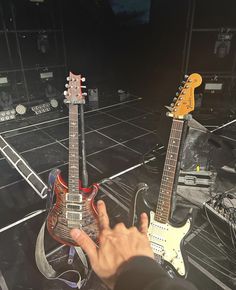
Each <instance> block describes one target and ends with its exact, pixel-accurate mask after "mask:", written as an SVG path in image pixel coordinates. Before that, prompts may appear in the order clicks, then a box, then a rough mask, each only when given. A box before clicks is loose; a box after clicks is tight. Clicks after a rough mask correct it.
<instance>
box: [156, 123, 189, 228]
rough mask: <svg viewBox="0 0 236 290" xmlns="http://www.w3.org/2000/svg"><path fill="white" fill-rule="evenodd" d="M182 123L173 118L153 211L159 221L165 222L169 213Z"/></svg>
mask: <svg viewBox="0 0 236 290" xmlns="http://www.w3.org/2000/svg"><path fill="white" fill-rule="evenodd" d="M183 125H184V121H183V120H179V119H173V122H172V127H171V132H170V138H169V142H168V147H167V152H166V159H165V165H164V169H163V174H162V179H161V186H160V192H159V197H158V202H157V208H156V213H155V220H156V221H158V222H160V223H167V222H168V219H169V215H170V208H171V198H172V194H173V188H174V181H175V173H176V168H177V162H178V155H179V148H180V143H181V137H182V132H183Z"/></svg>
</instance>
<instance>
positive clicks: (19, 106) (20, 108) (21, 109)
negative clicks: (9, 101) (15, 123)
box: [16, 104, 27, 115]
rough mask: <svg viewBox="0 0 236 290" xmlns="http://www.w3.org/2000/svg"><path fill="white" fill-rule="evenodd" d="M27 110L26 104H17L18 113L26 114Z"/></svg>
mask: <svg viewBox="0 0 236 290" xmlns="http://www.w3.org/2000/svg"><path fill="white" fill-rule="evenodd" d="M26 111H27V108H26V106H24V105H21V104H19V105H17V106H16V113H17V114H19V115H24V114H25V113H26Z"/></svg>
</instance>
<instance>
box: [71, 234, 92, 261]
mask: <svg viewBox="0 0 236 290" xmlns="http://www.w3.org/2000/svg"><path fill="white" fill-rule="evenodd" d="M70 235H71V237H72V239H73V240H74V241H75V242H76V244H77V245H78V246H79V247H81V248H82V250H83V251H84V252H85V253H86V254H87V255H88V258H89V260H90V263H91V265H93V264H94V263H96V261H97V259H98V256H97V246H96V244H95V243H94V242H93V240H91V239H90V237H89V236H88V235H87V234H86V233H85V232H84V231H81V230H78V229H73V230H71V232H70Z"/></svg>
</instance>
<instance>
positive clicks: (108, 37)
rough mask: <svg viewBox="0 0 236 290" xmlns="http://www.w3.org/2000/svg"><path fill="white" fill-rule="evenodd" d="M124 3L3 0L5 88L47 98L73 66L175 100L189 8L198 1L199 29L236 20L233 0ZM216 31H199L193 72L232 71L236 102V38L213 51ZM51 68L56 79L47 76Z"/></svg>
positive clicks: (31, 98)
mask: <svg viewBox="0 0 236 290" xmlns="http://www.w3.org/2000/svg"><path fill="white" fill-rule="evenodd" d="M118 2H119V1H115V0H90V1H87V0H77V1H70V0H44V1H42V2H40V1H39V2H33V1H30V0H21V1H19V0H1V1H0V10H1V21H0V77H4V76H7V78H8V81H9V83H8V85H7V86H5V85H2V86H1V87H0V91H2V90H5V91H10V92H11V94H12V96H13V101H14V103H15V104H18V103H24V102H25V103H34V102H37V100H40V101H41V100H42V99H43V98H44V97H45V93H44V92H45V86H46V83H47V82H50V83H51V84H52V85H53V86H54V87H55V88H56V89H57V91H58V92H62V91H63V87H64V83H65V79H64V77H65V76H66V75H67V72H68V71H69V70H72V71H73V72H74V73H82V74H84V75H85V76H86V77H87V83H88V87H91V88H92V87H98V88H99V91H100V92H107V91H111V92H112V91H116V90H117V89H119V88H121V89H125V90H129V91H131V92H132V93H135V94H137V95H138V96H142V97H145V99H147V100H150V101H153V102H158V103H160V105H163V104H168V103H169V100H170V96H171V95H173V93H174V92H175V89H176V87H177V86H178V83H179V82H180V80H181V78H182V77H183V74H184V73H185V72H186V71H185V70H186V66H185V64H186V53H187V51H186V47H185V46H186V40H188V39H187V38H186V36H188V29H189V28H190V21H189V20H190V18H189V8H190V7H192V6H193V5H195V8H196V9H195V14H194V22H193V28H203V29H218V30H219V29H220V28H231V29H232V28H235V27H236V23H235V22H236V18H235V16H234V11H235V9H236V3H235V1H234V0H224V1H223V0H217V1H211V0H207V1H204V0H196V1H193V0H178V1H176V0H169V1H166V0H147V1H145V0H143V1H137V3H138V4H139V5H137V7H138V6H139V9H138V8H137V7H135V4H134V3H135V1H132V0H130V1H128V0H127V1H121V2H122V3H121V4H120V6H122V12H121V11H119V10H117V3H118ZM142 2H143V7H144V8H143V9H144V11H142V10H140V6H142ZM140 3H141V4H140ZM148 7H150V9H149V11H147V8H148ZM145 9H146V10H145ZM190 14H191V13H190ZM217 35H218V32H217V31H208V32H193V34H192V38H191V42H190V46H189V48H190V55H189V66H188V67H187V72H188V73H191V72H200V73H202V74H203V76H204V72H208V73H207V75H208V77H209V75H210V77H211V75H214V74H217V75H224V76H225V75H226V77H225V78H224V81H225V82H226V83H227V85H226V86H227V88H228V87H230V93H229V90H228V95H229V94H230V97H229V96H228V98H227V102H233V100H234V99H235V94H234V78H232V76H235V64H234V61H235V51H236V50H235V42H236V40H235V39H236V38H235V36H234V35H233V38H232V42H231V47H230V53H229V54H228V55H227V56H226V57H224V58H219V57H217V56H216V55H215V54H214V53H213V52H214V46H215V41H216V40H217ZM42 36H45V37H46V38H47V42H46V52H44V53H43V52H42V51H40V48H39V43H38V42H39V40H40V37H42ZM45 71H46V72H53V78H51V79H49V80H42V79H40V73H42V72H45ZM229 80H230V84H229ZM224 102H225V100H224Z"/></svg>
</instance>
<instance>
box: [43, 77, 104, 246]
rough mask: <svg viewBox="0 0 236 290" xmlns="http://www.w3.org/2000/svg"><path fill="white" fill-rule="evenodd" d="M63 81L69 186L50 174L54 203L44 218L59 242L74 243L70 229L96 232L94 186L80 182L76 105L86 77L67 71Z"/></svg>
mask: <svg viewBox="0 0 236 290" xmlns="http://www.w3.org/2000/svg"><path fill="white" fill-rule="evenodd" d="M67 80H68V81H69V83H68V84H66V87H67V91H65V96H66V99H65V103H67V104H68V105H69V164H68V166H69V174H68V176H69V177H68V179H69V181H68V185H67V184H66V183H65V182H64V181H63V179H62V177H61V174H60V170H58V169H57V170H56V171H54V172H53V173H51V176H49V180H50V178H51V179H53V184H52V185H51V187H52V189H53V192H54V193H55V194H56V203H55V205H54V206H53V207H52V209H51V211H50V212H49V214H48V218H47V229H48V231H49V233H50V234H51V236H52V237H53V238H54V239H55V240H57V241H58V242H60V243H62V244H66V245H69V246H74V245H75V244H74V241H73V240H72V239H71V237H70V230H71V229H72V228H79V229H83V231H85V232H86V233H87V234H88V235H89V236H90V237H91V238H92V239H93V240H96V237H97V234H98V226H97V219H96V216H97V211H96V207H95V205H94V197H95V195H96V188H94V190H92V191H91V193H84V191H83V190H82V188H81V187H80V185H79V134H78V105H80V104H84V102H85V100H84V93H82V88H83V87H84V86H82V85H81V82H83V81H84V80H85V79H84V78H81V75H74V74H72V73H71V72H70V75H69V77H68V78H67Z"/></svg>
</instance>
